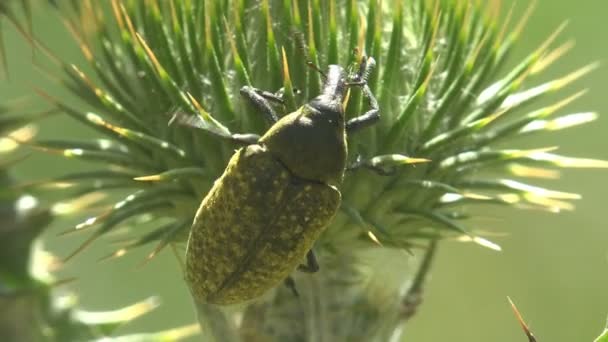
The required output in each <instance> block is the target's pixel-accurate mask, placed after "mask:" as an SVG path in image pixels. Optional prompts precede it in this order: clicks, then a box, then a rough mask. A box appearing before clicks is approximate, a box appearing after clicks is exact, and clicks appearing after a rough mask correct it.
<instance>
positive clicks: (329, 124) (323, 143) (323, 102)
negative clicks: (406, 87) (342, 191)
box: [260, 65, 347, 185]
mask: <svg viewBox="0 0 608 342" xmlns="http://www.w3.org/2000/svg"><path fill="white" fill-rule="evenodd" d="M345 82H346V80H345V74H344V69H342V68H341V67H340V66H338V65H330V67H329V72H328V74H327V80H326V81H325V83H324V85H323V92H322V93H321V94H320V95H319V96H317V97H315V98H314V99H312V100H311V101H310V102H309V103H307V104H305V105H304V106H302V107H301V108H300V109H299V110H297V111H295V112H293V113H291V114H288V115H286V116H284V117H283V118H281V119H280V120H279V121H278V122H277V123H275V124H274V125H273V126H272V127H271V128H270V129H269V130H268V131H267V132H266V134H264V136H263V137H262V138H261V139H260V143H261V144H263V145H265V146H266V147H268V150H269V151H270V152H271V153H273V154H274V155H275V156H276V157H277V159H279V160H280V161H281V162H282V163H283V164H284V165H285V166H286V167H287V168H288V169H289V170H290V171H291V172H292V174H293V175H294V176H296V177H299V178H302V179H306V180H312V181H318V182H322V183H327V184H332V185H338V184H339V183H341V182H342V178H343V177H344V170H345V168H346V156H347V148H346V133H345V124H344V111H343V108H342V101H343V100H344V96H345V92H346V89H347V85H346V83H345Z"/></svg>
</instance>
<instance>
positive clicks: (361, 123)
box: [346, 84, 380, 134]
mask: <svg viewBox="0 0 608 342" xmlns="http://www.w3.org/2000/svg"><path fill="white" fill-rule="evenodd" d="M363 96H365V97H366V98H367V101H368V104H369V106H370V108H371V109H370V110H368V111H367V112H365V113H364V114H363V115H359V116H357V117H355V118H352V119H350V120H348V121H347V122H346V132H347V133H348V134H350V133H352V132H355V131H358V130H360V129H362V128H365V127H369V126H371V125H373V124H375V123H376V122H378V120H380V108H379V107H378V101H377V100H376V98H375V97H374V94H372V91H371V90H370V89H369V86H368V85H367V84H364V85H363Z"/></svg>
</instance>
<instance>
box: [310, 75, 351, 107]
mask: <svg viewBox="0 0 608 342" xmlns="http://www.w3.org/2000/svg"><path fill="white" fill-rule="evenodd" d="M322 75H323V77H324V81H323V89H322V90H321V94H319V95H318V96H317V97H315V98H313V99H312V100H311V101H310V102H309V105H310V106H311V107H313V108H315V109H316V110H318V111H320V112H322V113H323V112H327V111H331V112H342V101H343V100H344V96H346V91H347V90H348V84H347V82H348V79H347V75H346V72H345V71H344V68H342V67H341V66H339V65H336V64H331V65H330V66H329V67H328V70H327V73H323V74H322Z"/></svg>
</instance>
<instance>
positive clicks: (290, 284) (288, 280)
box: [284, 276, 300, 298]
mask: <svg viewBox="0 0 608 342" xmlns="http://www.w3.org/2000/svg"><path fill="white" fill-rule="evenodd" d="M284 284H285V286H286V287H287V288H288V289H289V290H291V293H293V295H294V296H295V297H296V298H299V297H300V293H299V292H298V289H297V288H296V282H295V281H294V280H293V278H292V277H291V276H289V277H287V278H285V281H284Z"/></svg>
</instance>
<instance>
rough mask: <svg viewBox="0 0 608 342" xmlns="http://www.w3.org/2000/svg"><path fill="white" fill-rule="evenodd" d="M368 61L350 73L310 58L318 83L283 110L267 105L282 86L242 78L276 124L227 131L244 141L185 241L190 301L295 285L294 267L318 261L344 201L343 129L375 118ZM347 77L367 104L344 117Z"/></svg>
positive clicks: (307, 267)
mask: <svg viewBox="0 0 608 342" xmlns="http://www.w3.org/2000/svg"><path fill="white" fill-rule="evenodd" d="M309 65H310V63H309ZM374 65H375V61H374V59H373V58H365V57H364V58H362V62H361V63H360V65H359V68H358V70H357V72H356V73H354V75H349V74H348V73H347V71H346V70H345V69H344V68H342V67H341V66H339V65H329V66H328V70H327V72H323V71H322V70H320V69H319V68H318V67H315V69H316V70H317V71H318V72H319V73H321V75H322V77H323V86H322V91H321V93H320V94H319V95H318V96H316V97H314V98H313V99H312V100H310V101H309V102H308V103H306V104H304V105H303V106H302V107H300V108H299V109H297V110H296V111H295V112H292V113H290V114H287V115H285V116H283V117H281V118H280V119H279V118H278V116H277V114H276V112H275V109H274V107H273V105H272V102H282V98H281V97H280V96H278V95H276V94H273V93H270V92H266V91H262V90H259V89H256V88H252V87H249V86H245V87H243V88H241V91H240V92H241V95H242V96H243V97H244V98H245V99H246V100H248V101H249V102H250V103H251V104H252V105H253V106H255V107H256V108H257V109H258V110H259V111H260V112H261V113H263V114H264V116H265V117H266V119H267V120H268V121H269V122H270V123H271V124H272V126H271V127H270V128H269V129H268V130H267V131H266V133H265V134H264V135H262V136H261V137H259V136H257V135H255V134H234V135H231V136H227V138H229V139H231V140H233V141H235V142H238V143H241V144H242V145H244V146H243V147H241V148H239V149H238V150H237V151H236V152H235V153H234V155H233V156H232V158H231V159H230V161H229V162H228V165H227V167H226V169H225V171H224V173H223V174H222V175H221V177H219V178H218V179H217V180H216V181H215V182H214V184H213V186H212V187H211V190H210V191H209V192H208V193H207V195H206V196H205V198H204V199H203V200H202V202H201V204H200V207H199V209H198V211H197V212H196V215H195V218H194V221H193V224H192V228H191V230H190V235H189V237H188V244H187V247H186V267H185V278H186V282H187V283H188V285H189V287H190V291H191V293H192V296H193V297H194V299H195V300H196V301H199V302H203V303H212V304H220V305H227V304H234V303H240V302H245V301H248V300H251V299H254V298H256V297H259V296H261V295H262V294H264V293H265V292H266V291H268V290H269V289H271V288H274V287H275V286H277V285H279V284H281V282H283V281H286V284H288V285H289V284H291V286H293V281H292V280H291V278H290V274H291V272H293V271H294V270H295V269H296V268H297V269H299V270H302V271H306V272H315V271H317V270H318V268H319V266H318V263H317V260H316V257H315V255H314V253H313V251H312V247H313V244H314V242H315V240H317V238H318V237H319V236H320V234H321V233H322V232H323V230H324V229H325V227H326V226H327V225H328V224H329V223H330V222H331V220H332V218H333V217H334V215H335V214H336V212H337V210H338V208H339V207H340V203H341V194H340V191H339V190H338V187H339V186H340V184H341V183H342V180H343V178H344V173H345V170H346V168H347V134H350V133H352V132H354V131H356V130H359V129H361V128H363V127H367V126H370V125H372V124H373V123H375V122H377V121H378V120H379V118H380V115H379V108H378V104H377V101H376V99H375V97H374V95H373V94H372V92H371V91H370V89H369V87H368V85H367V82H366V80H367V75H368V74H369V72H370V70H371V69H372V68H373V66H374ZM353 86H359V87H361V89H362V92H363V95H364V97H365V98H366V99H367V102H368V105H369V107H370V109H369V110H368V111H367V112H365V113H364V114H362V115H360V116H357V117H354V118H353V119H350V120H348V121H346V119H345V114H344V107H343V106H344V101H345V98H346V96H347V92H348V90H349V88H351V87H353ZM178 119H179V121H181V122H182V123H185V124H188V125H193V126H197V125H196V123H195V122H192V121H191V119H187V118H178ZM292 289H293V290H294V292H295V288H292ZM296 293H297V292H296Z"/></svg>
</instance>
